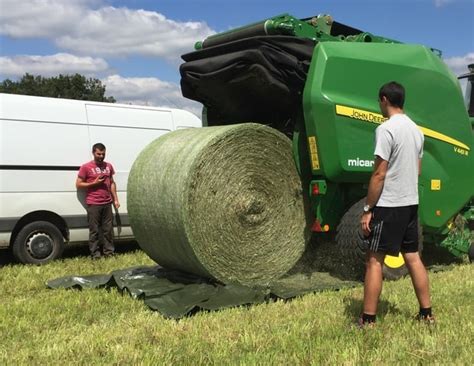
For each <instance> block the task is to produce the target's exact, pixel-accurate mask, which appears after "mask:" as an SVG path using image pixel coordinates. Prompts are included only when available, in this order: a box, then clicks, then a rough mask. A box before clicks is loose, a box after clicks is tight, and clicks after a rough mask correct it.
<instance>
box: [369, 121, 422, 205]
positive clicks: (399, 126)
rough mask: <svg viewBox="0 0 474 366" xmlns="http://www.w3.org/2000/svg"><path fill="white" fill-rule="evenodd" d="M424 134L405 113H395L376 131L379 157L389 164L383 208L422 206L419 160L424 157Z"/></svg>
mask: <svg viewBox="0 0 474 366" xmlns="http://www.w3.org/2000/svg"><path fill="white" fill-rule="evenodd" d="M423 142H424V137H423V133H422V132H421V131H420V129H419V128H418V126H417V125H416V124H415V122H413V121H412V120H411V119H410V118H409V117H408V116H407V115H405V114H395V115H393V116H392V117H390V118H389V119H388V120H387V121H385V122H384V123H382V124H381V125H380V126H379V127H377V129H376V130H375V152H374V155H375V156H379V157H381V158H382V159H383V160H385V161H388V170H387V174H386V176H385V182H384V186H383V189H382V194H381V195H380V198H379V200H378V202H377V206H380V207H402V206H410V205H417V204H418V169H419V167H418V161H419V159H421V158H422V156H423Z"/></svg>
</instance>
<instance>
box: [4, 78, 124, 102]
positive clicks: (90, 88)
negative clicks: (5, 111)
mask: <svg viewBox="0 0 474 366" xmlns="http://www.w3.org/2000/svg"><path fill="white" fill-rule="evenodd" d="M0 93H8V94H24V95H35V96H40V97H51V98H65V99H78V100H91V101H95V102H108V103H115V98H114V97H112V96H110V97H106V96H105V85H102V82H101V81H100V80H99V79H93V78H86V77H85V76H83V75H80V74H74V75H61V74H60V75H59V76H53V77H49V78H48V77H43V76H39V75H38V76H34V75H31V74H28V73H26V74H25V75H23V76H22V77H21V79H20V80H18V81H12V80H10V79H5V80H3V81H2V82H1V83H0Z"/></svg>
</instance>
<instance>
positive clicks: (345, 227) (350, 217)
mask: <svg viewBox="0 0 474 366" xmlns="http://www.w3.org/2000/svg"><path fill="white" fill-rule="evenodd" d="M364 204H365V198H363V199H361V200H360V201H358V202H356V203H355V204H354V205H352V207H351V208H350V209H349V210H348V211H347V212H346V213H345V214H344V216H343V217H342V220H341V222H340V223H339V225H338V227H337V234H336V243H337V246H338V248H339V253H340V254H341V257H342V258H341V259H342V261H344V263H345V267H346V270H347V271H348V272H349V274H350V275H351V276H352V277H356V278H359V279H361V278H363V277H364V273H365V253H366V250H367V243H366V242H365V241H364V239H363V236H362V233H361V230H360V216H361V215H362V212H363V208H364ZM418 232H419V239H418V243H419V244H418V250H419V252H420V254H421V251H422V249H423V236H422V231H421V226H418ZM407 274H408V268H407V266H406V265H405V263H403V264H402V265H401V266H398V267H395V268H393V267H389V266H388V265H386V264H385V263H384V265H383V275H384V278H385V279H387V280H397V279H399V278H401V277H403V276H405V275H407Z"/></svg>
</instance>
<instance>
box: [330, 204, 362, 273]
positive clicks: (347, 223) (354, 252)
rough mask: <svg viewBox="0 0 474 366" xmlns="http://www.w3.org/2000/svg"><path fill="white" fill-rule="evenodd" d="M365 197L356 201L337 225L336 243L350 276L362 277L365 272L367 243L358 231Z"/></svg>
mask: <svg viewBox="0 0 474 366" xmlns="http://www.w3.org/2000/svg"><path fill="white" fill-rule="evenodd" d="M364 204H365V198H364V199H362V200H360V201H358V202H356V203H355V204H354V205H353V206H352V207H351V208H350V209H349V210H348V211H347V212H346V213H345V214H344V216H343V217H342V219H341V222H340V223H339V225H338V227H337V233H336V244H337V247H338V249H339V253H340V257H341V260H342V261H343V263H344V268H345V271H346V272H348V273H349V274H350V276H351V277H355V278H358V279H363V277H364V272H365V252H366V249H367V245H366V243H365V242H364V240H363V237H362V233H361V232H360V215H361V213H362V211H363V207H364Z"/></svg>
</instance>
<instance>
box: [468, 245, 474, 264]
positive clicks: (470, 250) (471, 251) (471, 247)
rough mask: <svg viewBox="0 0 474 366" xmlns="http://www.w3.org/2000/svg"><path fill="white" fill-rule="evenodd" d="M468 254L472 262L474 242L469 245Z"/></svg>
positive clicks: (473, 258) (473, 259) (473, 260)
mask: <svg viewBox="0 0 474 366" xmlns="http://www.w3.org/2000/svg"><path fill="white" fill-rule="evenodd" d="M467 255H468V256H469V261H470V262H471V263H472V262H474V244H471V246H470V247H469V252H468V253H467Z"/></svg>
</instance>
